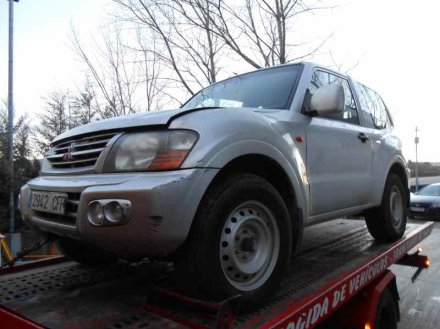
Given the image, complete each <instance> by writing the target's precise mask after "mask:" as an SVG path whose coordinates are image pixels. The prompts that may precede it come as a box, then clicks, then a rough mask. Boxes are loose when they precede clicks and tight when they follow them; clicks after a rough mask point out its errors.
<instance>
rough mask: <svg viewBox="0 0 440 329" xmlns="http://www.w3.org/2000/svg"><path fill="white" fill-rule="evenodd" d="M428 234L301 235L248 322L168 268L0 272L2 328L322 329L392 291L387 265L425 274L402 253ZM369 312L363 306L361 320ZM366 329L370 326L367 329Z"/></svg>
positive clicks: (333, 230) (357, 223) (313, 231)
mask: <svg viewBox="0 0 440 329" xmlns="http://www.w3.org/2000/svg"><path fill="white" fill-rule="evenodd" d="M432 228H433V223H431V222H428V223H425V224H408V225H407V230H406V233H405V236H404V237H403V238H401V239H400V240H398V241H396V242H394V243H390V244H380V243H377V242H375V241H374V240H373V238H372V237H371V236H370V234H369V233H368V230H367V229H366V226H365V224H364V221H362V220H347V219H341V220H334V221H331V222H327V223H322V224H319V225H316V226H313V227H310V228H307V229H306V230H305V235H304V241H303V244H302V247H301V249H300V250H299V252H298V253H297V255H296V256H295V258H294V260H293V262H292V265H291V266H290V268H289V273H288V274H287V275H286V278H285V280H284V281H283V283H282V285H281V286H280V287H279V289H278V291H277V293H276V294H275V296H274V297H273V298H271V299H270V300H268V301H267V303H266V304H265V306H264V307H262V308H260V309H258V310H256V311H254V312H250V313H242V312H239V311H238V310H239V307H240V306H239V304H238V303H237V302H236V300H234V299H232V300H229V301H224V302H222V303H210V302H206V301H199V300H197V299H195V298H192V297H191V296H190V295H189V293H187V292H185V291H184V288H182V287H179V286H176V284H175V283H174V282H175V280H174V273H173V270H172V265H171V264H169V263H160V262H157V263H156V262H142V263H137V264H129V263H126V262H119V263H117V264H114V265H111V266H106V267H98V268H91V267H85V266H82V265H79V264H77V263H75V262H72V261H67V260H64V259H61V260H60V262H58V263H53V262H52V264H49V265H44V263H43V264H42V265H40V266H37V267H34V268H29V267H28V268H26V269H24V270H22V271H20V270H15V271H14V272H12V271H11V270H5V271H1V270H0V305H1V307H2V309H0V324H2V323H6V324H10V325H11V326H12V325H15V324H17V323H19V324H20V326H22V327H26V326H27V327H28V328H41V327H43V328H44V327H46V328H112V329H113V328H188V327H189V328H216V327H217V328H283V329H284V328H289V329H308V328H314V327H316V326H318V325H323V324H324V325H325V323H326V321H330V320H329V319H331V318H334V316H335V313H336V312H342V311H343V309H344V308H346V307H347V305H350V304H351V306H352V307H353V305H357V304H356V303H360V304H359V305H361V304H362V303H365V300H361V299H360V297H359V296H360V295H362V294H360V292H362V293H363V294H366V292H367V290H368V289H370V290H371V291H372V292H371V293H372V294H373V295H372V296H373V297H374V296H375V295H374V290H375V289H376V288H377V287H380V286H381V284H382V283H383V284H382V285H384V284H387V285H388V284H391V283H392V282H393V279H394V276H393V275H392V273H391V272H390V271H389V267H390V266H391V265H393V264H396V263H402V264H405V265H412V266H418V267H420V268H421V267H423V266H424V267H427V266H428V264H427V262H426V260H427V258H426V257H425V258H423V257H422V256H421V257H422V258H421V260H424V261H425V264H419V263H418V261H419V260H420V259H419V258H417V254H414V257H415V258H414V257H412V258H411V257H410V256H408V253H409V252H410V251H411V250H412V249H413V248H414V247H417V246H418V245H419V243H420V241H422V240H423V239H424V238H426V237H427V236H428V235H429V234H430V233H431V231H432ZM394 285H395V283H394ZM373 288H374V289H373ZM182 289H183V290H182ZM396 289H397V288H396ZM376 290H377V289H376ZM368 291H369V290H368ZM396 292H397V290H396ZM373 297H372V299H374V298H373ZM376 297H377V296H376ZM356 298H357V299H356ZM376 299H377V298H376ZM376 303H377V300H376ZM369 307H370V308H371V307H376V305H375V304H374V305H370V306H369ZM368 309H369V308H368V307H364V308H363V311H364V312H363V313H368ZM351 313H353V312H352V311H351ZM373 313H374V314H373ZM373 313H372V314H373V315H372V317H373V320H374V316H375V312H373ZM361 317H362V316H361ZM361 317H360V318H358V319H356V321H357V322H359V321H360V322H362V321H364V319H361ZM367 320H369V321H371V318H369V319H367ZM20 321H22V322H20ZM356 321H355V322H356ZM368 326H370V327H368ZM0 327H1V328H3V326H1V325H0ZM355 327H356V326H355ZM5 328H8V327H5ZM364 328H365V329H367V328H373V325H372V324H371V323H369V322H368V321H367V322H365V326H364V325H363V327H362V329H364Z"/></svg>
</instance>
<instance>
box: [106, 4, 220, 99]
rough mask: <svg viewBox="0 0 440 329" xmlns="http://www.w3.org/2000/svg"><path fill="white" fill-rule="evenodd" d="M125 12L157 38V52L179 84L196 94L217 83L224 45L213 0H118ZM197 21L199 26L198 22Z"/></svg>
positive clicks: (129, 19) (124, 17) (127, 18)
mask: <svg viewBox="0 0 440 329" xmlns="http://www.w3.org/2000/svg"><path fill="white" fill-rule="evenodd" d="M114 2H115V3H117V4H118V5H119V6H121V7H122V8H124V9H125V12H124V13H122V14H118V15H117V16H118V18H119V19H120V20H122V21H125V22H129V23H132V24H134V25H135V26H136V27H137V28H138V29H139V30H140V33H142V34H146V35H155V36H157V38H156V39H155V40H157V41H159V40H160V45H159V44H157V43H156V47H155V49H154V50H153V49H150V51H154V53H155V55H156V59H157V60H161V61H162V62H163V63H164V65H166V67H167V68H169V69H170V70H171V71H172V72H173V73H174V77H170V78H169V80H170V81H174V82H177V83H178V84H179V85H180V86H183V88H185V90H186V91H187V92H188V93H189V94H190V95H193V94H194V93H195V91H196V90H198V89H200V88H203V87H205V86H206V85H208V84H211V83H214V82H216V81H217V75H218V72H219V67H218V61H217V55H218V54H219V52H220V50H221V49H222V46H223V44H224V43H223V42H222V41H221V39H220V38H219V37H218V36H217V34H215V33H214V31H213V30H212V28H211V22H212V18H211V17H210V15H211V6H212V4H211V1H209V0H184V1H180V0H114ZM195 22H197V23H195Z"/></svg>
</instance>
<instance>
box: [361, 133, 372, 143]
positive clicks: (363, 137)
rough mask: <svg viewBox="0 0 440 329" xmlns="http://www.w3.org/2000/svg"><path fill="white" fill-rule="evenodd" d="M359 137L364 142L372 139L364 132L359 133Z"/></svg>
mask: <svg viewBox="0 0 440 329" xmlns="http://www.w3.org/2000/svg"><path fill="white" fill-rule="evenodd" d="M358 138H359V139H360V140H361V142H362V143H365V142H366V141H367V140H369V139H370V138H368V136H367V135H365V134H364V133H359V135H358Z"/></svg>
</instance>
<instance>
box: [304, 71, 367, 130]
mask: <svg viewBox="0 0 440 329" xmlns="http://www.w3.org/2000/svg"><path fill="white" fill-rule="evenodd" d="M332 83H337V84H340V85H342V87H343V88H344V91H345V111H344V112H342V113H336V114H326V115H322V117H324V118H327V119H332V120H338V121H342V122H347V123H353V124H359V118H358V112H357V108H356V102H355V100H354V97H353V93H352V91H351V88H350V85H349V83H348V80H346V79H344V78H341V77H339V76H337V75H334V74H331V73H328V72H325V71H320V70H315V72H314V73H313V76H312V81H311V82H310V85H309V88H308V89H307V92H306V96H305V99H304V103H305V104H306V106H307V107H310V105H309V104H310V98H311V97H312V95H313V94H314V93H315V91H316V90H317V89H318V88H320V87H323V86H326V85H329V84H332Z"/></svg>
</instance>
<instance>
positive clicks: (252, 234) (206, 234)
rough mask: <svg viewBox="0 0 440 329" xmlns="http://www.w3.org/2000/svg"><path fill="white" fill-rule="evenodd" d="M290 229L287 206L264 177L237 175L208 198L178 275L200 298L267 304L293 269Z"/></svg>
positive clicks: (243, 306)
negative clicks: (290, 262)
mask: <svg viewBox="0 0 440 329" xmlns="http://www.w3.org/2000/svg"><path fill="white" fill-rule="evenodd" d="M291 232H292V230H291V222H290V217H289V213H288V211H287V207H286V205H285V203H284V201H283V199H282V198H281V196H280V194H279V193H278V191H277V190H276V189H275V188H274V187H273V186H272V185H271V184H270V183H269V182H268V181H266V180H265V179H263V178H261V177H259V176H256V175H252V174H246V173H241V174H235V175H232V176H229V177H227V178H226V179H224V180H223V181H222V182H220V183H219V184H217V185H215V186H214V187H213V188H210V189H209V190H208V192H207V194H206V195H205V196H204V198H203V200H202V202H201V204H200V206H199V209H198V211H197V214H196V217H195V219H194V222H193V226H192V228H191V232H190V235H189V238H188V240H187V244H186V246H184V251H183V253H181V254H180V257H178V258H177V259H176V260H175V266H176V272H177V273H178V275H179V276H181V275H182V276H183V277H186V278H187V279H186V280H188V281H190V283H192V284H193V288H194V289H196V290H197V293H198V295H202V296H203V297H206V298H209V299H214V300H222V299H224V298H229V297H232V296H237V295H241V298H240V301H241V303H240V305H241V309H242V310H243V309H246V310H249V309H252V308H254V307H257V306H259V305H261V304H262V303H263V302H267V298H268V297H269V296H270V295H271V294H272V293H274V291H275V290H276V288H277V286H278V285H279V283H280V282H281V280H282V278H283V276H284V274H285V272H286V270H287V267H288V265H289V260H290V254H291V250H292V233H291Z"/></svg>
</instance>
